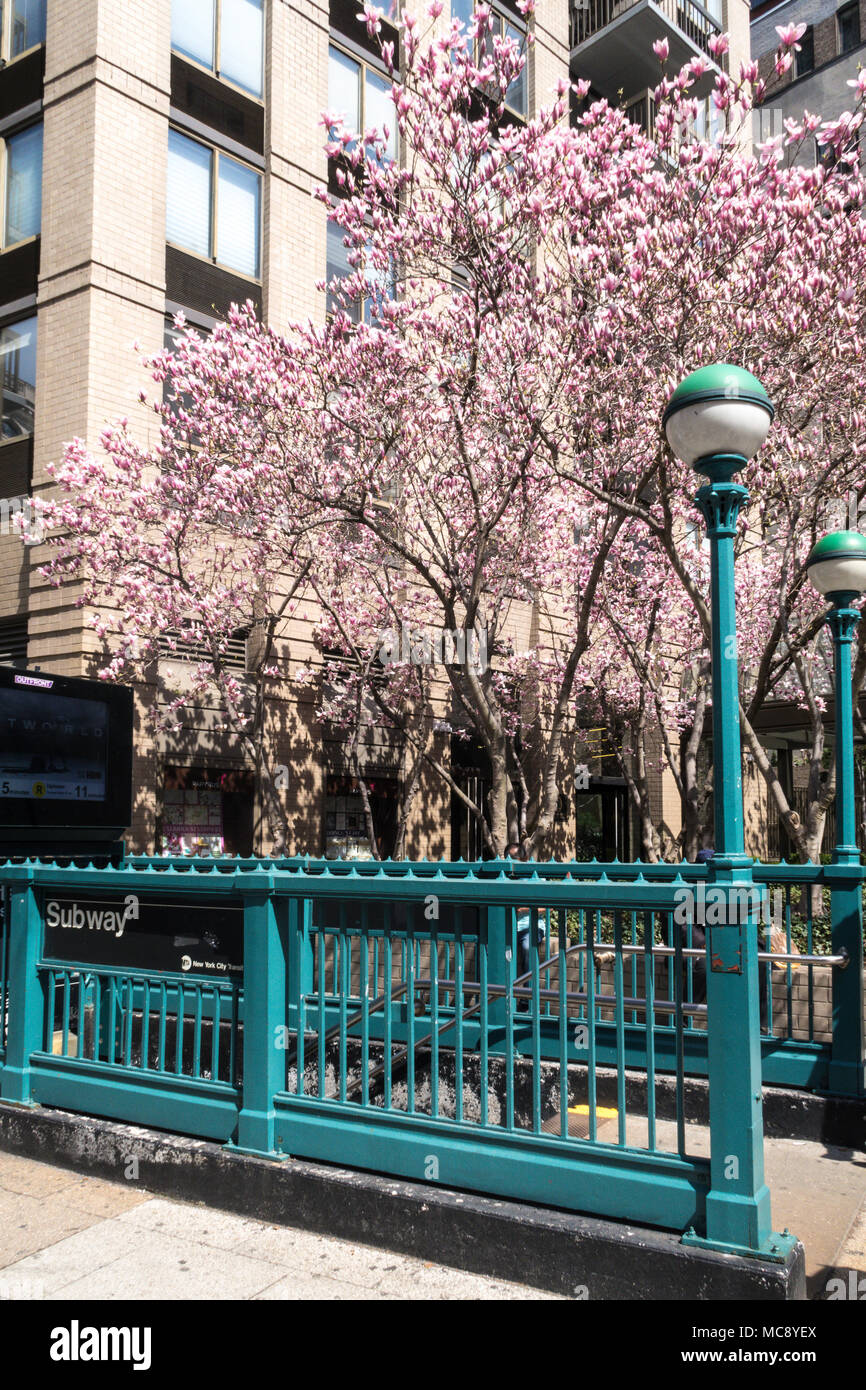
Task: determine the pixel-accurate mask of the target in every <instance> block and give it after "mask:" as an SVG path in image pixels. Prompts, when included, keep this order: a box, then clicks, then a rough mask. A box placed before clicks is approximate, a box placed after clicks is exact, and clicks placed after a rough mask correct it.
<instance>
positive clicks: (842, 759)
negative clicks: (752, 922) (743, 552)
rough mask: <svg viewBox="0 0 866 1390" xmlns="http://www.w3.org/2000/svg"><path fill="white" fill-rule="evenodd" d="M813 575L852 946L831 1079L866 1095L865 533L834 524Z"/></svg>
mask: <svg viewBox="0 0 866 1390" xmlns="http://www.w3.org/2000/svg"><path fill="white" fill-rule="evenodd" d="M806 570H807V573H808V575H809V578H810V580H811V581H812V583H813V584H814V586H815V588H816V589H817V590H818V593H819V594H823V595H824V596H825V597H826V598H828V599H829V600H830V602H831V604H832V605H833V606H832V608H831V609H830V610H829V612H828V613H827V622H828V624H829V626H830V630H831V631H832V633H833V667H834V676H835V687H836V689H835V716H836V844H835V847H834V849H833V865H832V867H831V868H829V869H826V870H825V873H826V874H827V875H828V876H829V877H831V880H832V887H833V892H832V894H831V913H832V932H833V954H834V955H839V954H841V953H842V952H843V951H846V952H847V953H848V965H847V967H846V969H845V970H843V971H838V972H834V978H833V1022H834V1026H833V1045H832V1050H831V1055H830V1067H829V1073H828V1085H829V1087H830V1089H831V1090H833V1091H836V1092H841V1093H842V1094H847V1095H860V1096H862V1095H863V1094H864V1090H866V1076H864V1064H863V1015H862V1008H861V1003H860V980H861V976H862V972H863V908H862V899H861V873H860V851H859V849H858V848H857V834H856V830H855V820H854V715H853V708H852V705H853V700H852V690H851V645H852V642H853V640H854V632H855V630H856V627H857V623H858V621H859V619H860V613H859V611H858V610H857V609H856V608H855V607H854V603H855V602H856V600H857V599H858V598H859V597H860V595H861V594H862V593H863V592H864V590H866V536H861V534H860V532H859V531H833V532H831V534H830V535H829V536H823V537H822V538H821V540H819V541H818V543H817V545H815V546H814V547H813V549H812V553H811V555H810V556H809V558H808V560H807V561H806Z"/></svg>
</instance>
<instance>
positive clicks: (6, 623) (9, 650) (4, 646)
mask: <svg viewBox="0 0 866 1390" xmlns="http://www.w3.org/2000/svg"><path fill="white" fill-rule="evenodd" d="M27 636H28V634H27V615H26V613H25V614H24V616H23V617H20V616H19V617H15V618H3V619H0V666H26V665H27Z"/></svg>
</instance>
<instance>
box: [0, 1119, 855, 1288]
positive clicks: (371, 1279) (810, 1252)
mask: <svg viewBox="0 0 866 1390" xmlns="http://www.w3.org/2000/svg"><path fill="white" fill-rule="evenodd" d="M661 1129H662V1126H661V1125H660V1131H661ZM659 1141H660V1143H663V1142H664V1136H663V1134H662V1133H661V1132H660V1134H659ZM706 1143H707V1132H706V1130H705V1129H704V1127H702V1126H698V1125H689V1126H687V1149H688V1151H689V1152H691V1153H695V1154H698V1153H702V1152H705V1149H706ZM765 1143H766V1148H765V1154H766V1171H767V1181H768V1183H769V1186H770V1190H771V1193H772V1199H773V1224H774V1227H775V1229H777V1230H782V1229H783V1228H784V1227H788V1228H789V1229H790V1230H791V1231H793V1232H794V1234H795V1235H797V1236H798V1237H799V1238H800V1239H801V1240H802V1241H803V1244H804V1246H805V1251H806V1270H807V1279H808V1287H809V1296H810V1297H811V1298H823V1297H826V1296H827V1286H828V1283H829V1281H830V1279H832V1278H842V1279H843V1280H844V1281H845V1286H846V1287H850V1286H851V1278H850V1277H849V1275H848V1271H851V1270H853V1271H856V1272H857V1275H856V1277H855V1279H854V1287H855V1288H856V1287H857V1278H859V1277H862V1275H863V1274H866V1154H863V1153H859V1152H854V1151H852V1150H850V1149H840V1148H834V1147H830V1146H828V1145H825V1144H820V1143H814V1142H811V1141H806V1140H795V1139H767V1140H766V1141H765ZM584 1296H587V1295H586V1294H584ZM588 1296H589V1297H590V1298H591V1297H592V1292H591V1290H590V1291H589V1293H588ZM555 1297H557V1295H554V1294H551V1293H543V1292H541V1291H540V1290H539V1289H537V1288H529V1287H527V1286H524V1285H520V1284H514V1283H508V1282H506V1281H504V1280H501V1279H494V1278H487V1277H485V1276H483V1275H478V1274H471V1273H467V1272H465V1271H462V1270H457V1269H451V1268H449V1267H447V1266H445V1265H443V1264H436V1263H432V1262H429V1261H425V1260H420V1259H416V1258H412V1257H409V1256H405V1255H398V1254H393V1253H390V1252H388V1251H384V1250H380V1249H377V1248H373V1247H371V1246H366V1245H361V1244H358V1243H352V1242H349V1241H345V1240H340V1239H337V1238H335V1237H331V1236H322V1235H317V1234H313V1233H310V1232H308V1231H301V1230H296V1229H293V1228H291V1227H287V1226H276V1225H273V1224H272V1223H269V1222H263V1221H258V1220H254V1219H251V1218H248V1217H242V1216H236V1215H232V1214H229V1213H226V1212H223V1211H218V1210H214V1209H212V1208H209V1207H205V1206H200V1205H193V1204H190V1203H185V1202H177V1201H173V1200H169V1199H166V1198H165V1197H153V1196H151V1195H149V1194H148V1193H147V1192H146V1191H143V1190H142V1189H141V1188H140V1187H139V1186H137V1185H136V1183H135V1182H134V1181H130V1182H124V1181H118V1182H109V1181H105V1180H104V1179H102V1178H96V1177H90V1176H82V1175H80V1174H78V1173H76V1172H75V1171H72V1170H70V1169H68V1168H60V1167H55V1166H54V1165H52V1164H49V1163H44V1162H37V1161H35V1160H33V1159H30V1158H23V1157H19V1156H17V1155H13V1154H9V1153H5V1152H0V1300H3V1299H59V1300H62V1299H69V1300H76V1299H100V1300H102V1299H106V1300H110V1299H181V1300H183V1299H187V1300H196V1299H268V1300H276V1299H282V1300H312V1299H337V1300H356V1299H365V1300H371V1299H391V1300H393V1299H425V1300H426V1299H431V1300H444V1299H458V1300H460V1299H485V1300H492V1299H495V1300H500V1299H506V1300H509V1299H519V1300H521V1301H524V1300H526V1299H550V1298H555Z"/></svg>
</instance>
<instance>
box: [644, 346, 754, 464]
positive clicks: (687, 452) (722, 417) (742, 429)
mask: <svg viewBox="0 0 866 1390" xmlns="http://www.w3.org/2000/svg"><path fill="white" fill-rule="evenodd" d="M773 414H774V412H773V406H772V402H771V401H770V398H769V396H768V395H767V393H766V391H765V390H764V388H763V386H762V385H761V383H760V382H759V381H758V378H757V377H756V376H752V373H751V372H747V371H746V370H745V369H744V368H743V367H733V366H730V365H729V364H727V363H723V362H716V363H714V364H713V365H712V366H710V367H700V368H699V369H698V371H696V372H692V373H691V374H690V375H689V376H687V377H686V378H685V380H684V381H681V382H680V384H679V386H678V387H677V389H676V390H675V391H674V393H673V395H672V396H671V398H670V400H669V401H668V404H667V407H666V409H665V412H664V415H663V416H662V424H663V425H664V428H665V433H666V435H667V437H668V443H669V444H670V446H671V448H672V449H673V451H674V453H675V454H676V456H677V458H679V459H682V461H683V463H688V464H691V466H692V467H693V468H698V469H700V465H701V461H702V460H703V459H710V458H717V457H718V456H719V455H728V456H730V457H731V458H732V459H733V458H738V459H741V460H742V462H743V463H746V462H747V460H748V459H750V458H752V456H753V455H754V454H756V453H757V452H758V450H759V449H760V447H761V445H762V444H763V442H764V440H765V439H766V437H767V432H768V430H769V428H770V424H771V422H772V419H773Z"/></svg>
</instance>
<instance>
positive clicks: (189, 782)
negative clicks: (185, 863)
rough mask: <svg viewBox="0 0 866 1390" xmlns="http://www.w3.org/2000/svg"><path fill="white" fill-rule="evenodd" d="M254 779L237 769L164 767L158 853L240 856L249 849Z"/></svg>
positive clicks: (250, 848) (251, 831)
mask: <svg viewBox="0 0 866 1390" xmlns="http://www.w3.org/2000/svg"><path fill="white" fill-rule="evenodd" d="M254 794H255V778H254V776H253V774H252V773H251V772H247V771H244V770H242V769H228V770H225V771H223V770H220V769H207V768H203V767H172V766H167V767H166V769H165V779H164V782H163V807H162V825H161V828H160V835H159V847H160V849H159V852H160V853H161V854H188V855H192V856H203V857H208V856H219V855H240V856H243V857H246V856H247V855H249V854H252V849H253V843H252V842H253V801H254Z"/></svg>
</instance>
